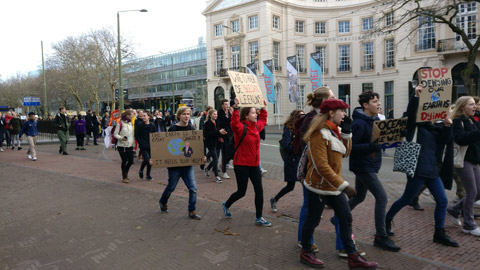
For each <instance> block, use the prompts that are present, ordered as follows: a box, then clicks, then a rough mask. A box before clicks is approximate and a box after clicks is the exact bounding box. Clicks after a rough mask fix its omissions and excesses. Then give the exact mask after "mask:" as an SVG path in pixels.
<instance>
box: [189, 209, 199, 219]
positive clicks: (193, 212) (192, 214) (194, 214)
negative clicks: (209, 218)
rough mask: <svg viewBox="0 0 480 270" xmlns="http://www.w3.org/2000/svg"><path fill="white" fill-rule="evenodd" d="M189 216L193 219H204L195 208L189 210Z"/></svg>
mask: <svg viewBox="0 0 480 270" xmlns="http://www.w3.org/2000/svg"><path fill="white" fill-rule="evenodd" d="M188 217H189V218H191V219H195V220H200V219H202V217H201V216H199V215H197V211H195V210H194V211H190V212H188Z"/></svg>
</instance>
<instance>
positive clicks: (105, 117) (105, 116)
mask: <svg viewBox="0 0 480 270" xmlns="http://www.w3.org/2000/svg"><path fill="white" fill-rule="evenodd" d="M101 123H102V135H103V137H105V136H107V134H105V130H106V129H107V128H108V123H110V114H109V113H108V112H105V113H104V114H103V117H102V121H101Z"/></svg>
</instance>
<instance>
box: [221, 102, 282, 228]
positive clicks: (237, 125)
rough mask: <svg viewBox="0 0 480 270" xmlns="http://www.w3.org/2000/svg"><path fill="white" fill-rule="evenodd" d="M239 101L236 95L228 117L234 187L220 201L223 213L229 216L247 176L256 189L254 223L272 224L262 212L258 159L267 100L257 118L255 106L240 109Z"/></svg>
mask: <svg viewBox="0 0 480 270" xmlns="http://www.w3.org/2000/svg"><path fill="white" fill-rule="evenodd" d="M238 103H239V102H238V99H237V98H235V104H234V106H233V107H234V112H233V114H232V118H231V120H230V126H231V128H232V131H233V134H234V141H235V147H236V151H235V154H234V156H233V165H234V172H235V178H236V179H237V191H236V192H234V193H233V194H231V195H230V197H229V198H228V200H227V201H226V202H223V203H222V208H223V214H224V215H225V217H226V218H232V214H231V213H230V207H231V206H232V204H233V203H235V202H236V201H238V200H239V199H241V198H243V197H244V196H245V193H246V191H247V186H248V179H249V178H250V181H251V182H252V185H253V189H254V191H255V216H256V218H255V224H256V225H258V226H265V227H269V226H271V225H272V224H271V223H270V222H268V221H267V220H265V218H263V216H262V211H263V186H262V174H261V172H260V168H259V167H258V165H259V163H260V136H259V132H260V131H262V129H264V128H265V125H266V124H267V110H266V106H267V102H266V101H264V105H265V107H264V108H262V109H261V110H260V117H259V119H258V121H257V110H256V109H255V108H254V107H243V108H242V109H241V110H240V112H239V109H238Z"/></svg>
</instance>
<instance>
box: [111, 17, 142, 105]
mask: <svg viewBox="0 0 480 270" xmlns="http://www.w3.org/2000/svg"><path fill="white" fill-rule="evenodd" d="M130 11H139V12H148V10H146V9H133V10H120V11H117V34H118V41H117V45H118V48H117V53H118V109H120V111H123V110H124V109H125V108H124V100H123V86H122V50H121V43H120V12H130Z"/></svg>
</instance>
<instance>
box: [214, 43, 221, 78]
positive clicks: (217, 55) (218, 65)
mask: <svg viewBox="0 0 480 270" xmlns="http://www.w3.org/2000/svg"><path fill="white" fill-rule="evenodd" d="M215 67H216V71H217V75H218V74H219V72H220V69H222V68H223V49H216V50H215Z"/></svg>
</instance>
